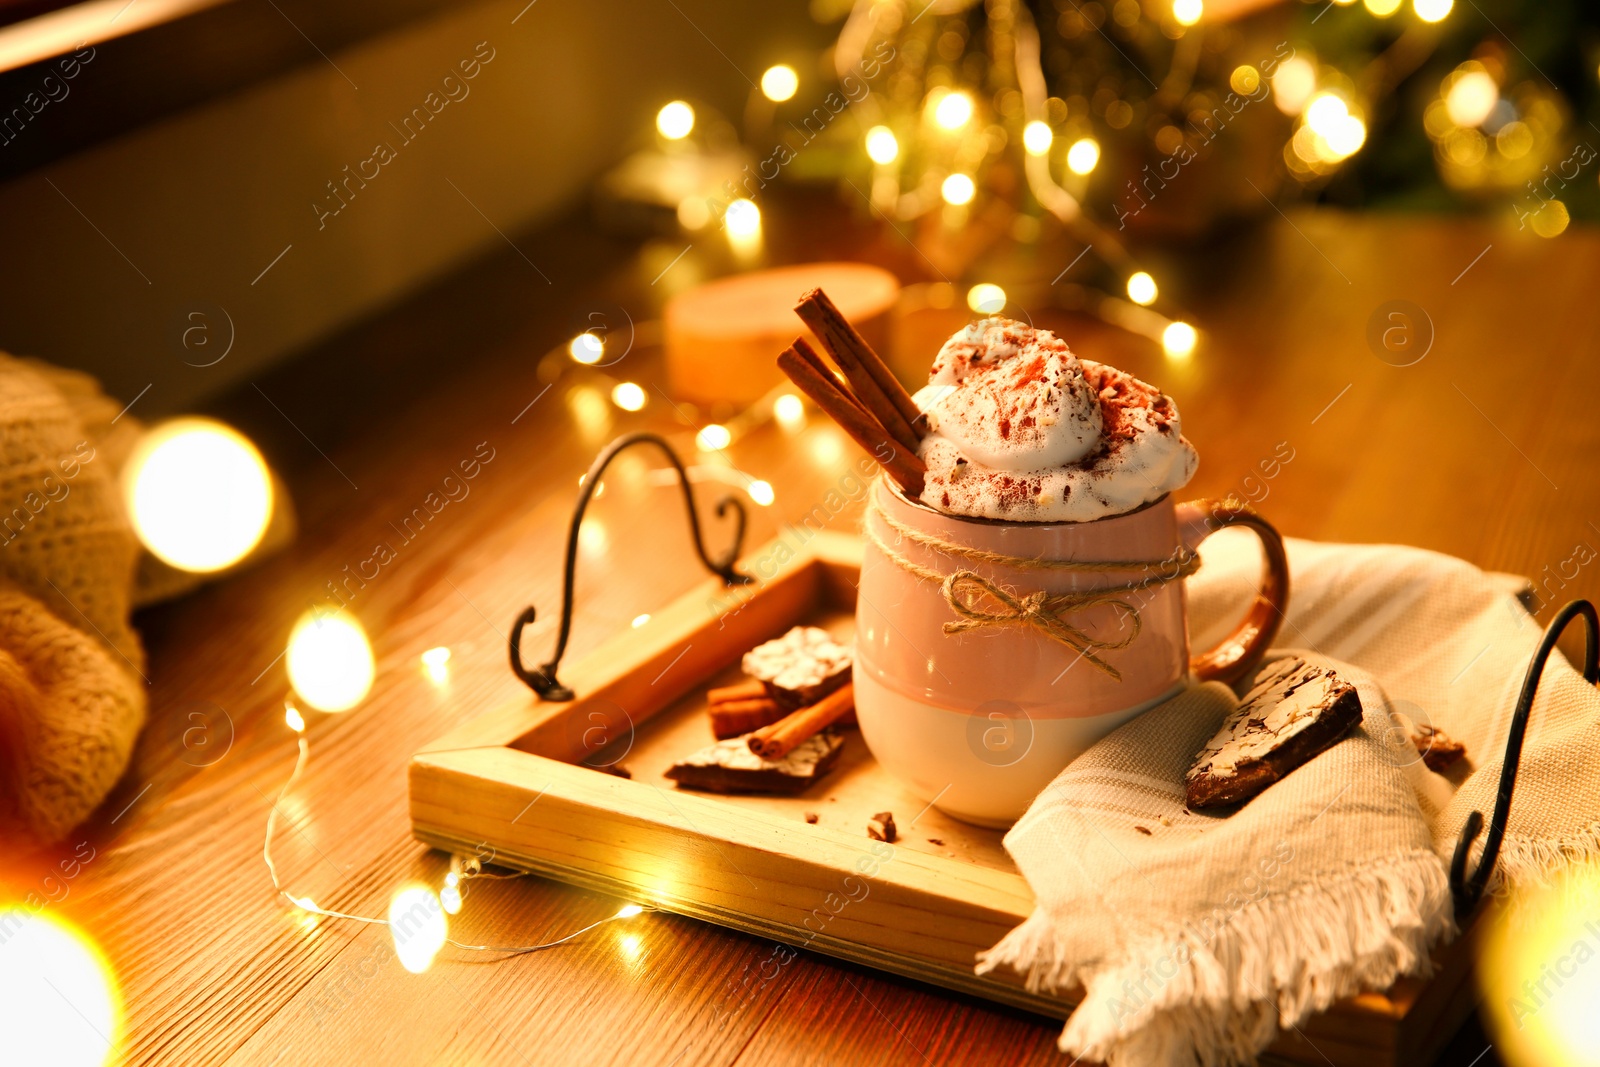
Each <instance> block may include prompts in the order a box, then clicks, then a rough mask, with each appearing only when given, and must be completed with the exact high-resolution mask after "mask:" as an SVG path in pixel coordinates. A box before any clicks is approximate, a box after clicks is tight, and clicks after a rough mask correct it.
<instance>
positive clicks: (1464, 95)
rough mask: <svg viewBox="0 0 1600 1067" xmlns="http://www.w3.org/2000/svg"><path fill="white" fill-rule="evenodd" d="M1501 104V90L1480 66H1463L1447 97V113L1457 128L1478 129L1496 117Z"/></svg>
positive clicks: (1445, 103) (1445, 102)
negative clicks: (1495, 112) (1470, 127)
mask: <svg viewBox="0 0 1600 1067" xmlns="http://www.w3.org/2000/svg"><path fill="white" fill-rule="evenodd" d="M1499 102H1500V87H1499V86H1498V85H1496V84H1495V83H1494V78H1492V77H1490V76H1489V72H1488V71H1486V70H1484V69H1483V68H1482V67H1480V66H1478V64H1476V63H1474V64H1470V65H1468V64H1462V68H1458V70H1457V73H1456V74H1455V77H1454V80H1453V81H1452V82H1451V84H1450V88H1449V90H1447V91H1446V92H1445V95H1444V107H1445V111H1446V113H1448V114H1449V116H1450V121H1451V122H1453V123H1455V124H1456V125H1457V126H1476V125H1478V124H1479V123H1481V122H1482V121H1483V120H1484V119H1486V118H1488V117H1489V116H1490V115H1491V114H1493V113H1494V106H1495V105H1496V104H1498V103H1499Z"/></svg>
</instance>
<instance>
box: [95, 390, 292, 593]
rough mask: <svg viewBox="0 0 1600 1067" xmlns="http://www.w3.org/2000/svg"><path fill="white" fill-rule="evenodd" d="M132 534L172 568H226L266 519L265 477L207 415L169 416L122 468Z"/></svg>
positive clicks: (268, 478)
mask: <svg viewBox="0 0 1600 1067" xmlns="http://www.w3.org/2000/svg"><path fill="white" fill-rule="evenodd" d="M122 488H123V495H124V498H125V499H126V501H127V504H128V514H129V515H130V516H131V517H132V519H133V528H134V532H135V533H137V534H138V536H139V540H140V541H141V542H142V543H143V544H144V546H145V547H146V548H148V549H149V550H150V552H151V553H152V554H153V555H155V556H156V557H157V558H159V559H161V560H162V561H163V562H165V563H168V564H170V565H172V566H174V567H177V568H178V569H180V570H186V571H193V572H196V573H202V574H204V573H210V572H212V571H219V570H222V569H223V568H225V567H230V566H232V565H233V564H235V563H237V562H239V561H240V560H241V559H243V558H244V557H245V556H247V555H249V554H250V552H251V550H253V549H254V548H255V547H256V545H258V544H260V543H261V538H262V535H264V534H265V533H266V531H267V524H268V522H269V521H270V520H271V518H272V504H273V492H272V475H271V474H270V473H269V472H268V470H267V463H266V460H264V459H262V458H261V453H260V452H258V451H256V446H255V445H253V444H251V443H250V441H249V439H248V438H246V437H245V436H244V435H243V434H241V433H239V431H237V430H235V429H233V428H232V427H231V426H225V425H223V424H222V423H220V422H217V421H215V420H213V419H198V418H184V419H175V420H173V421H171V422H168V423H165V424H164V425H162V426H159V427H157V428H156V429H154V430H152V431H150V432H149V433H148V434H146V435H145V436H144V437H143V438H142V439H141V440H140V441H139V443H138V444H137V445H136V446H135V447H134V450H133V453H132V455H130V456H129V458H128V462H127V464H126V466H125V467H124V469H123V475H122Z"/></svg>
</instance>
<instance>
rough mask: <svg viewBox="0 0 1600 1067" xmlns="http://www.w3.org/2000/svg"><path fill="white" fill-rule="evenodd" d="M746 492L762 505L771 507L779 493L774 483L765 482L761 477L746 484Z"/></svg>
mask: <svg viewBox="0 0 1600 1067" xmlns="http://www.w3.org/2000/svg"><path fill="white" fill-rule="evenodd" d="M745 492H746V493H748V494H750V499H751V500H754V501H755V502H756V503H757V504H760V505H761V506H762V507H769V506H770V505H771V504H772V502H773V501H774V500H776V499H778V494H777V493H776V492H774V491H773V488H772V483H771V482H764V481H762V480H761V479H759V478H757V479H756V480H755V481H753V482H751V483H750V484H749V485H747V486H745Z"/></svg>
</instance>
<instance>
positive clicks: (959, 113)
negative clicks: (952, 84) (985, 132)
mask: <svg viewBox="0 0 1600 1067" xmlns="http://www.w3.org/2000/svg"><path fill="white" fill-rule="evenodd" d="M933 121H934V122H935V123H936V124H937V125H938V126H939V127H940V128H941V129H946V130H959V129H960V128H961V127H963V126H965V125H966V124H967V123H968V122H970V121H972V97H971V96H969V95H968V94H966V93H964V92H960V91H957V92H953V93H945V94H944V95H943V96H941V97H939V98H938V100H937V101H936V102H935V103H934V105H933Z"/></svg>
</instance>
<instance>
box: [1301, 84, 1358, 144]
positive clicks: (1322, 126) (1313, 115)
mask: <svg viewBox="0 0 1600 1067" xmlns="http://www.w3.org/2000/svg"><path fill="white" fill-rule="evenodd" d="M1349 117H1350V107H1349V105H1348V104H1346V103H1345V102H1344V100H1343V98H1341V97H1340V96H1338V95H1337V94H1335V93H1318V94H1317V95H1316V96H1313V97H1312V98H1311V101H1310V103H1308V104H1306V125H1308V126H1310V127H1311V128H1312V129H1313V130H1315V131H1316V132H1317V133H1320V134H1321V135H1322V136H1324V137H1328V136H1330V135H1331V134H1332V133H1333V132H1334V131H1335V130H1337V129H1338V128H1339V127H1340V126H1341V125H1343V124H1344V120H1345V119H1347V118H1349Z"/></svg>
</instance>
